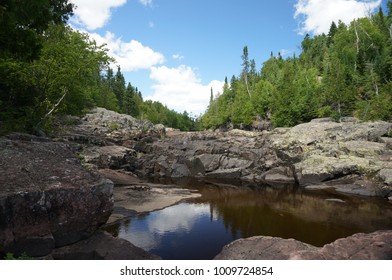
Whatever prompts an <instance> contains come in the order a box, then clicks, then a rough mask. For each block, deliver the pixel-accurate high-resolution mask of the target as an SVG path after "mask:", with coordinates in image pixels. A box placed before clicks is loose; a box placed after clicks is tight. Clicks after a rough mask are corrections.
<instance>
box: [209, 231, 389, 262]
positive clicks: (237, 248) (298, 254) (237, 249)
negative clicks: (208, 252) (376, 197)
mask: <svg viewBox="0 0 392 280" xmlns="http://www.w3.org/2000/svg"><path fill="white" fill-rule="evenodd" d="M390 259H392V231H377V232H374V233H369V234H365V233H358V234H354V235H352V236H349V237H346V238H341V239H338V240H336V241H335V242H332V243H330V244H327V245H325V246H323V247H321V248H319V247H315V246H312V245H309V244H306V243H303V242H300V241H297V240H294V239H283V238H278V237H269V236H257V237H251V238H247V239H238V240H236V241H234V242H232V243H230V244H228V245H226V246H225V247H224V248H223V250H222V251H221V253H219V254H218V255H217V256H216V257H215V260H390Z"/></svg>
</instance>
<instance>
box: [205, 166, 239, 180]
mask: <svg viewBox="0 0 392 280" xmlns="http://www.w3.org/2000/svg"><path fill="white" fill-rule="evenodd" d="M241 175H242V172H241V168H233V169H217V170H215V171H213V172H209V173H207V174H206V177H207V178H213V179H240V178H241Z"/></svg>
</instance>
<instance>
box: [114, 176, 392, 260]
mask: <svg viewBox="0 0 392 280" xmlns="http://www.w3.org/2000/svg"><path fill="white" fill-rule="evenodd" d="M179 184H180V185H181V187H184V188H189V189H192V190H194V191H197V192H200V193H201V194H202V197H200V198H197V199H192V200H187V201H183V202H181V203H179V204H176V205H173V206H170V207H167V208H165V209H162V210H158V211H153V212H149V213H143V214H132V215H130V216H129V217H128V218H127V219H124V220H122V221H121V222H119V223H118V224H116V225H113V226H111V227H110V228H109V230H110V231H111V232H112V233H113V234H114V235H115V236H119V237H121V238H124V239H126V240H129V241H130V242H132V243H133V244H134V245H136V246H138V247H141V248H143V249H145V250H146V251H149V252H151V253H153V254H156V255H158V256H160V257H162V258H163V259H175V260H187V259H195V260H208V259H212V258H214V256H216V255H217V254H218V253H219V252H220V251H221V249H222V247H223V246H224V245H226V244H228V243H230V242H232V241H233V240H236V239H238V238H246V237H251V236H256V235H266V236H275V237H282V238H294V239H297V240H300V241H303V242H306V243H309V244H312V245H315V246H323V245H324V244H327V243H330V242H333V241H335V240H336V239H338V238H341V237H346V236H349V235H352V234H354V233H358V232H365V233H368V232H373V231H376V230H382V229H392V203H391V202H388V201H386V200H385V199H379V198H368V197H360V196H352V195H344V194H339V193H336V192H333V191H331V190H324V191H307V190H304V189H302V188H298V187H296V186H268V185H254V184H244V183H242V184H227V183H226V184H223V183H216V182H215V183H214V182H210V183H208V182H194V181H193V182H190V181H186V182H179Z"/></svg>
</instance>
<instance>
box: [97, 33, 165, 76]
mask: <svg viewBox="0 0 392 280" xmlns="http://www.w3.org/2000/svg"><path fill="white" fill-rule="evenodd" d="M90 36H91V37H92V38H93V39H94V40H95V41H96V42H97V43H98V44H99V45H100V44H106V45H107V46H106V47H107V48H108V50H109V52H108V53H109V55H110V56H111V57H113V58H114V59H115V60H116V62H115V64H116V65H120V66H121V70H122V71H123V72H124V71H125V72H126V71H137V70H140V69H149V68H151V67H152V66H154V65H158V64H162V63H164V62H165V57H164V56H163V54H161V53H159V52H156V51H154V50H153V49H151V48H149V47H147V46H143V45H142V44H141V43H140V42H138V41H136V40H131V41H129V42H125V41H123V40H122V38H117V37H116V36H115V35H114V34H113V33H111V32H106V34H105V37H102V36H101V35H99V34H96V33H93V34H90Z"/></svg>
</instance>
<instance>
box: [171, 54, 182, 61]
mask: <svg viewBox="0 0 392 280" xmlns="http://www.w3.org/2000/svg"><path fill="white" fill-rule="evenodd" d="M172 58H173V59H175V60H179V61H181V60H183V59H184V58H185V57H184V56H183V55H182V54H179V53H176V54H173V55H172Z"/></svg>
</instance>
